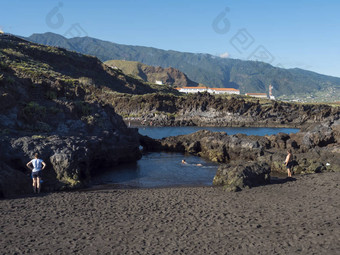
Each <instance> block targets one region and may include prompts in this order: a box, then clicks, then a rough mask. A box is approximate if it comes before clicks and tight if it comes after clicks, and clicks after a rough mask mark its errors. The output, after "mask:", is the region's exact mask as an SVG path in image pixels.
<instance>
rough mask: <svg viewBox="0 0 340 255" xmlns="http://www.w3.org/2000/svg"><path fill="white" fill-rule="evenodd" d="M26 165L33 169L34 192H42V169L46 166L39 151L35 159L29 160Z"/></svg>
mask: <svg viewBox="0 0 340 255" xmlns="http://www.w3.org/2000/svg"><path fill="white" fill-rule="evenodd" d="M30 165H32V166H33V167H31V166H30ZM26 166H27V167H28V168H29V169H31V170H32V178H33V191H34V193H40V188H41V185H40V180H41V171H42V170H43V169H44V168H45V167H46V164H45V162H44V161H43V160H42V159H39V157H38V153H35V154H34V159H32V160H31V161H30V162H28V163H27V164H26Z"/></svg>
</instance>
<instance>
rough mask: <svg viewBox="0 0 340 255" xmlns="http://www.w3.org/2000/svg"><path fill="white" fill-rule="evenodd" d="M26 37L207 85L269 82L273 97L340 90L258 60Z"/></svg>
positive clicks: (251, 87) (330, 81)
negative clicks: (175, 71) (139, 64)
mask: <svg viewBox="0 0 340 255" xmlns="http://www.w3.org/2000/svg"><path fill="white" fill-rule="evenodd" d="M27 39H28V40H30V41H32V42H37V43H40V44H46V45H52V46H59V47H63V48H66V49H69V50H73V51H77V52H80V53H84V54H90V55H94V56H97V57H98V58H99V59H100V60H102V61H107V60H111V59H118V60H129V61H139V62H142V63H144V64H147V65H153V66H161V67H163V68H166V67H173V68H177V69H179V70H180V71H182V72H184V73H185V74H186V75H187V76H188V77H189V79H191V80H193V81H196V82H199V83H203V84H205V85H207V86H210V87H232V88H238V89H240V91H241V93H246V92H268V87H269V84H272V85H273V86H274V90H273V94H274V95H275V96H282V95H294V94H301V95H310V94H316V93H317V92H320V91H334V90H335V91H339V89H340V78H337V77H331V76H327V75H321V74H318V73H314V72H310V71H306V70H302V69H297V68H295V69H282V68H277V67H274V66H272V65H270V64H267V63H263V62H258V61H243V60H237V59H225V58H219V57H216V56H212V55H209V54H196V53H185V52H178V51H172V50H168V51H166V50H160V49H156V48H151V47H142V46H130V45H122V44H116V43H112V42H108V41H102V40H99V39H95V38H91V37H75V38H71V39H67V38H65V37H63V36H61V35H57V34H53V33H44V34H33V35H31V36H30V37H28V38H27ZM325 93H326V92H325ZM327 93H328V92H327Z"/></svg>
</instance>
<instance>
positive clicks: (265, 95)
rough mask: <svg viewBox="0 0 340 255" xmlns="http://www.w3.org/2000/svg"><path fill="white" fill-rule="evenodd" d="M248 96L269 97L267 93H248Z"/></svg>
mask: <svg viewBox="0 0 340 255" xmlns="http://www.w3.org/2000/svg"><path fill="white" fill-rule="evenodd" d="M246 96H250V97H258V98H268V96H267V94H266V93H246Z"/></svg>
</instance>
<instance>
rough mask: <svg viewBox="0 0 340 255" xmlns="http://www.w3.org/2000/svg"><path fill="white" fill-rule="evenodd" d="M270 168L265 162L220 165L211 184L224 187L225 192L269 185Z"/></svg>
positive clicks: (240, 162) (237, 162)
mask: <svg viewBox="0 0 340 255" xmlns="http://www.w3.org/2000/svg"><path fill="white" fill-rule="evenodd" d="M270 172H271V169H270V166H269V165H268V164H267V163H265V162H254V161H251V162H244V161H236V162H233V163H232V164H223V165H221V166H220V167H219V168H218V170H217V173H216V176H215V177H214V180H213V184H214V185H216V186H224V188H225V189H226V190H227V191H240V190H242V189H244V188H251V187H255V186H259V185H265V184H268V183H270Z"/></svg>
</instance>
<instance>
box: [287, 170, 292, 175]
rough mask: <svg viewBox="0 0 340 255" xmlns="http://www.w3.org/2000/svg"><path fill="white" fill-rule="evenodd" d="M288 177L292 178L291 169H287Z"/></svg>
mask: <svg viewBox="0 0 340 255" xmlns="http://www.w3.org/2000/svg"><path fill="white" fill-rule="evenodd" d="M287 172H288V177H292V172H291V171H290V168H288V169H287Z"/></svg>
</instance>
